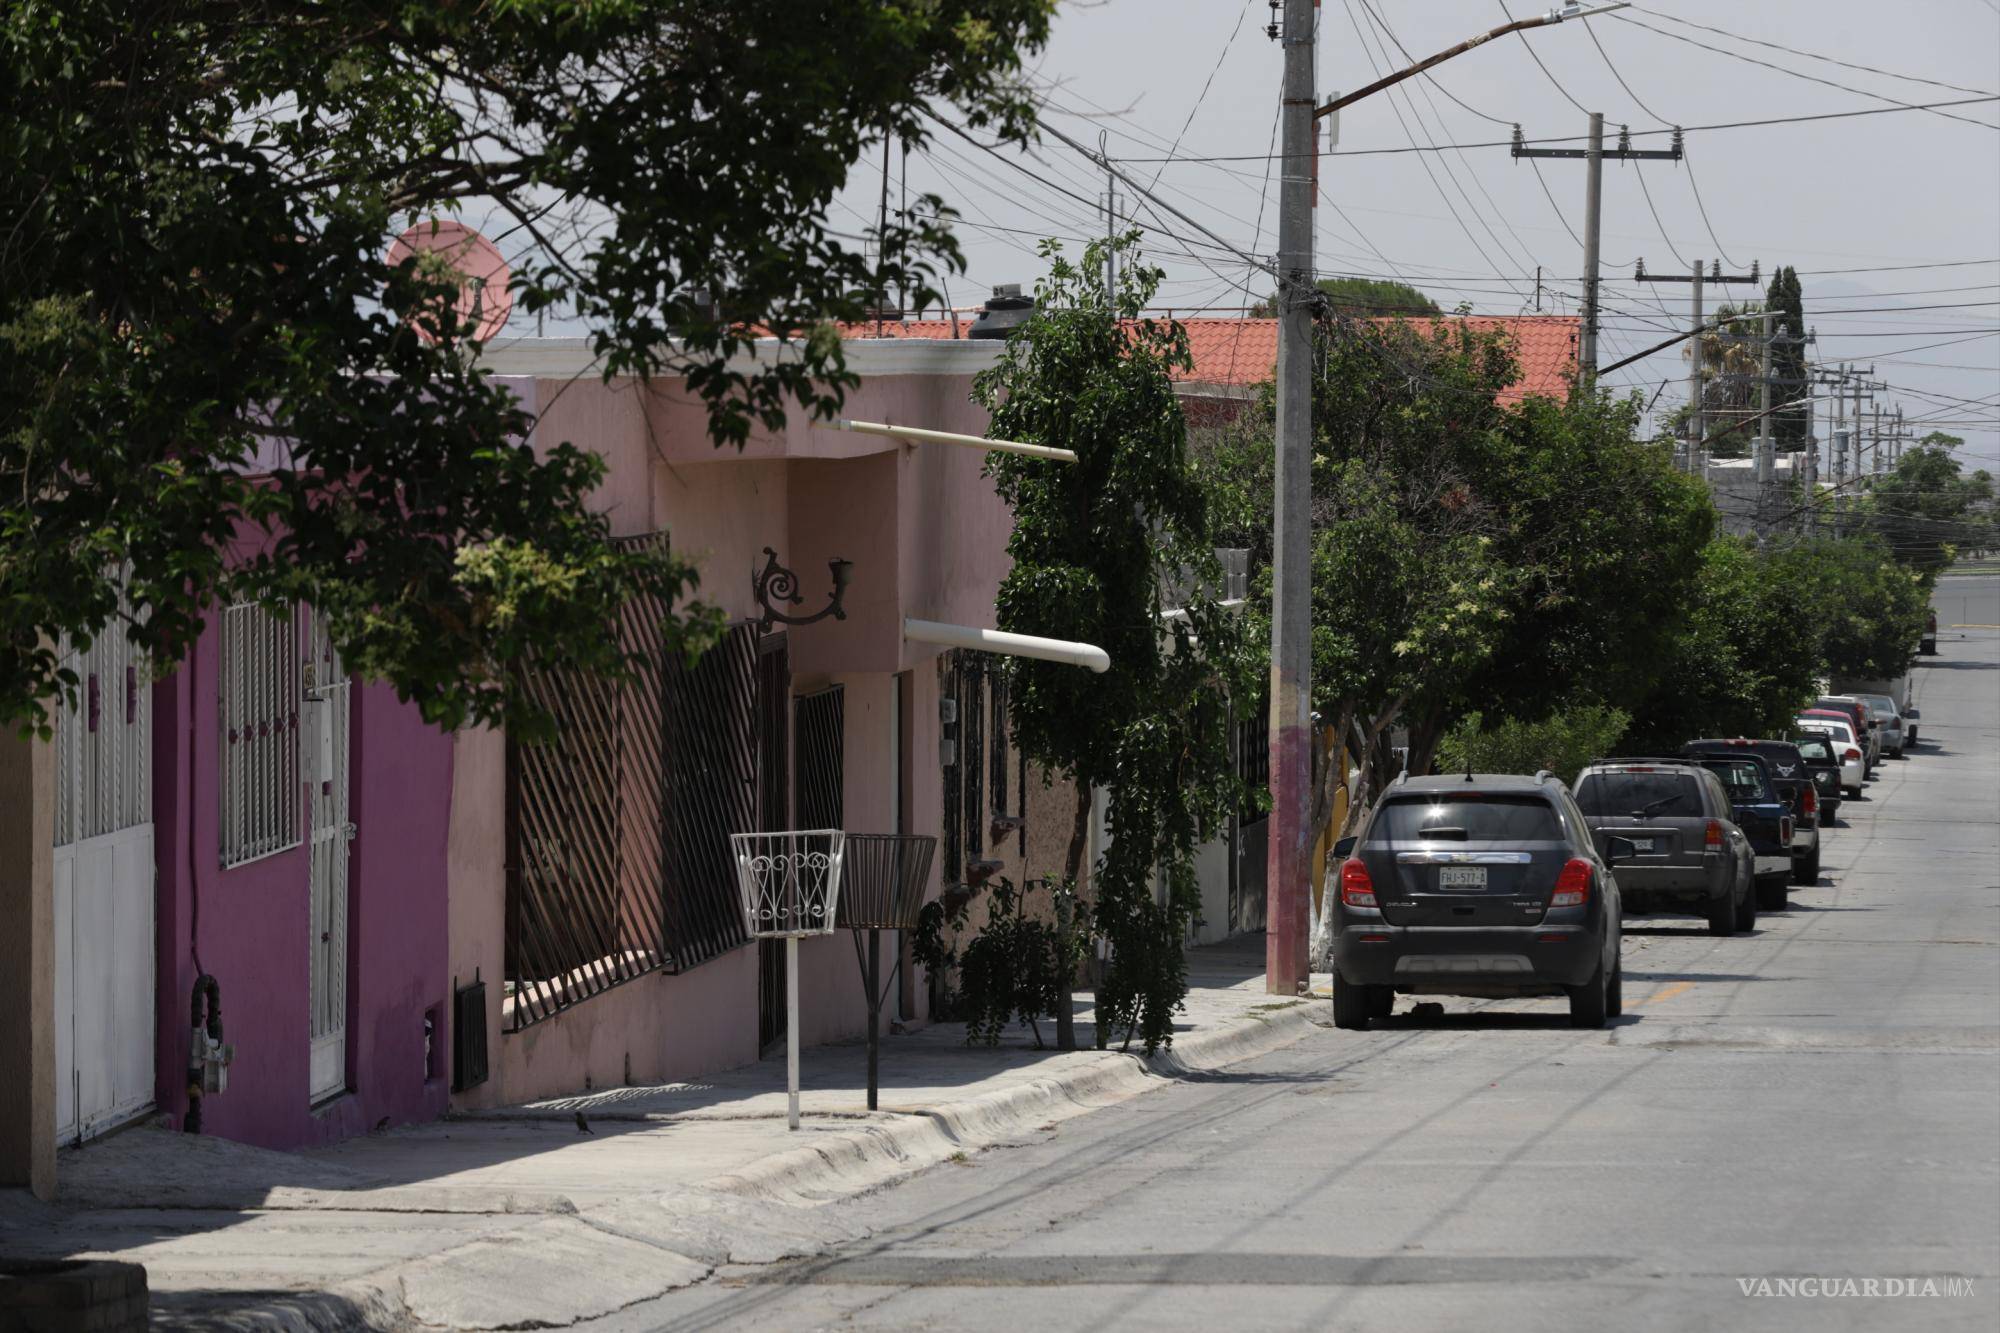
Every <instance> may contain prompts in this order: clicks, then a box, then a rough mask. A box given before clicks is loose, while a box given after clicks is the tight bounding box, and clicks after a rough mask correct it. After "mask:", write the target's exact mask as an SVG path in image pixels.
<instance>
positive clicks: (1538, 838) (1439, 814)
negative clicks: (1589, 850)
mask: <svg viewBox="0 0 2000 1333" xmlns="http://www.w3.org/2000/svg"><path fill="white" fill-rule="evenodd" d="M1450 829H1463V830H1465V839H1466V841H1468V842H1559V841H1561V840H1562V836H1563V833H1562V825H1561V824H1560V823H1558V822H1557V820H1556V812H1555V807H1554V806H1552V805H1550V804H1549V803H1548V801H1546V800H1544V799H1543V798H1542V797H1539V796H1527V795H1522V796H1504V795H1491V796H1488V795H1483V794H1480V795H1475V794H1472V793H1467V794H1466V795H1463V796H1448V795H1438V796H1406V797H1399V798H1395V799H1392V800H1390V801H1389V802H1388V803H1387V804H1385V805H1384V806H1383V807H1382V810H1381V812H1380V813H1379V814H1378V815H1376V817H1375V822H1374V824H1373V825H1372V826H1371V827H1370V828H1369V830H1368V840H1369V841H1370V842H1418V841H1422V840H1424V839H1425V838H1427V837H1428V838H1443V839H1450V840H1456V838H1457V836H1458V835H1457V834H1455V833H1451V832H1444V831H1443V830H1450ZM1425 830H1438V832H1433V833H1426V831H1425Z"/></svg>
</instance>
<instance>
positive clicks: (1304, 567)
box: [1045, 0, 1629, 995]
mask: <svg viewBox="0 0 2000 1333" xmlns="http://www.w3.org/2000/svg"><path fill="white" fill-rule="evenodd" d="M1628 3H1629V0H1614V2H1613V3H1611V4H1606V5H1599V6H1597V7H1596V8H1594V9H1588V10H1586V9H1584V8H1583V7H1582V5H1581V4H1580V3H1579V0H1564V3H1563V5H1562V7H1561V8H1560V9H1552V10H1550V11H1549V12H1548V13H1546V14H1543V15H1540V16H1538V17H1536V18H1531V19H1520V20H1517V21H1515V22H1511V23H1507V24H1503V25H1502V26H1500V27H1498V28H1495V29H1493V30H1492V31H1491V32H1488V33H1484V34H1482V35H1480V36H1477V37H1472V38H1468V39H1467V40H1465V41H1463V42H1460V43H1459V44H1458V45H1456V46H1453V47H1450V48H1447V49H1446V50H1443V51H1440V52H1438V53H1437V54H1436V55H1434V56H1430V57H1428V58H1427V59H1424V60H1421V61H1419V62H1417V63H1416V64H1414V65H1411V66H1409V67H1408V68H1407V69H1402V70H1398V71H1396V72H1395V73H1393V74H1389V75H1387V76H1385V77H1383V78H1380V79H1377V80H1376V81H1375V82H1373V83H1371V84H1369V85H1367V86H1366V87H1364V88H1361V89H1358V90H1356V91H1354V92H1351V93H1348V94H1346V95H1344V96H1341V97H1335V98H1333V99H1332V100H1331V101H1329V102H1327V103H1326V105H1324V106H1315V105H1314V103H1315V100H1316V99H1315V96H1314V90H1313V76H1314V56H1315V51H1316V44H1317V33H1316V31H1315V20H1316V19H1317V16H1318V11H1319V4H1318V0H1283V9H1284V23H1283V25H1282V27H1281V26H1280V25H1279V24H1276V23H1273V24H1272V25H1270V26H1269V27H1268V28H1266V29H1265V33H1266V35H1268V36H1269V37H1271V38H1272V40H1274V41H1279V42H1281V43H1282V44H1283V48H1284V53H1285V78H1284V91H1283V99H1282V104H1281V106H1280V119H1281V120H1282V122H1283V126H1282V128H1283V135H1282V137H1283V144H1282V147H1281V150H1280V151H1281V154H1282V156H1281V168H1280V169H1281V171H1282V175H1281V176H1280V177H1279V190H1278V271H1277V275H1276V276H1277V279H1278V290H1277V304H1278V383H1277V408H1278V442H1277V455H1278V456H1277V476H1276V484H1275V486H1274V488H1273V489H1274V490H1275V491H1276V493H1277V496H1276V500H1277V502H1276V505H1275V512H1274V515H1273V520H1274V521H1273V528H1274V531H1273V533H1272V543H1271V545H1272V551H1273V556H1274V558H1273V561H1272V564H1273V569H1272V590H1271V593H1272V596H1271V600H1272V606H1271V820H1270V825H1269V828H1270V856H1269V859H1268V861H1267V862H1266V869H1267V879H1266V882H1265V889H1264V892H1265V899H1264V902H1265V923H1264V929H1265V936H1264V961H1265V976H1264V984H1265V986H1266V988H1267V989H1269V990H1270V991H1271V992H1272V993H1273V994H1277V995H1295V994H1297V993H1298V991H1299V989H1300V987H1301V986H1303V985H1304V984H1305V983H1306V981H1307V980H1308V978H1309V976H1310V973H1309V971H1308V965H1309V959H1308V950H1309V947H1310V941H1309V939H1308V938H1307V936H1308V934H1309V928H1310V924H1311V913H1312V896H1311V895H1312V886H1311V885H1310V884H1309V883H1308V882H1307V880H1308V877H1309V875H1310V873H1311V865H1312V848H1311V847H1310V846H1309V845H1308V843H1307V841H1306V840H1307V837H1308V836H1309V833H1310V824H1311V816H1312V806H1311V800H1312V795H1311V788H1312V730H1311V723H1312V651H1311V637H1312V582H1311V564H1312V359H1313V357H1312V334H1313V309H1314V306H1315V305H1316V303H1317V301H1318V297H1319V291H1318V288H1317V286H1316V285H1315V284H1314V282H1313V221H1312V219H1313V204H1314V202H1315V199H1316V196H1317V194H1318V190H1319V156H1318V138H1319V135H1318V132H1317V129H1316V124H1317V122H1318V120H1319V118H1320V117H1322V116H1331V115H1334V114H1336V113H1337V112H1339V110H1340V109H1341V108H1342V107H1344V106H1349V105H1352V104H1353V103H1355V102H1358V101H1360V100H1361V99H1362V98H1364V97H1367V96H1369V95H1370V94H1372V93H1377V92H1380V91H1381V90H1382V89H1384V88H1387V87H1390V86H1391V85H1393V84H1397V83H1400V82H1402V81H1403V80H1404V79H1407V78H1411V77H1413V76H1415V75H1417V74H1420V73H1422V72H1423V71H1424V70H1427V69H1430V68H1431V67H1432V66H1434V65H1438V64H1441V63H1443V62H1444V61H1446V60H1449V59H1451V58H1452V57H1453V56H1455V55H1460V54H1462V53H1464V52H1466V51H1470V50H1472V49H1473V48H1474V47H1476V46H1479V45H1481V44H1483V43H1485V42H1489V41H1491V40H1493V39H1494V38H1495V37H1501V36H1505V35H1506V34H1508V33H1511V32H1522V31H1525V30H1527V29H1529V28H1539V27H1543V26H1545V25H1547V24H1552V23H1561V22H1563V21H1564V20H1566V19H1573V18H1589V17H1591V16H1592V15H1595V14H1605V13H1609V12H1610V11H1612V10H1614V9H1624V8H1626V7H1627V4H1628ZM1278 7H1279V6H1278V0H1272V10H1273V12H1274V13H1275V12H1276V11H1277V9H1278ZM1335 123H1336V125H1337V124H1338V122H1335ZM1045 128H1046V127H1045ZM1050 132H1051V133H1054V134H1055V135H1056V137H1058V138H1063V137H1064V136H1063V135H1062V134H1061V132H1060V131H1053V130H1051V131H1050ZM1517 133H1518V131H1517ZM1574 151H1575V152H1580V151H1581V150H1574ZM1123 179H1125V183H1126V184H1127V185H1132V186H1133V187H1134V188H1135V189H1138V188H1139V187H1138V186H1136V185H1135V184H1134V182H1133V181H1132V180H1131V179H1130V178H1123ZM1140 192H1141V193H1142V194H1146V196H1147V197H1148V198H1149V199H1150V198H1152V195H1151V193H1150V192H1149V191H1145V190H1143V189H1142V190H1140ZM1155 202H1158V201H1155ZM1202 230H1204V231H1205V230H1206V229H1205V228H1202ZM1211 239H1215V238H1214V237H1213V235H1212V234H1211ZM1225 248H1231V249H1233V248H1234V247H1229V246H1226V245H1225ZM1237 253H1238V254H1239V255H1240V254H1241V252H1240V251H1238V252H1237Z"/></svg>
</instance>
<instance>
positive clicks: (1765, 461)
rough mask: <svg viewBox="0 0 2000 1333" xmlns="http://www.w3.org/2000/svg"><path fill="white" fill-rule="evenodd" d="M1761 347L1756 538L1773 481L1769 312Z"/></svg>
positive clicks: (1771, 326) (1771, 319) (1771, 324)
mask: <svg viewBox="0 0 2000 1333" xmlns="http://www.w3.org/2000/svg"><path fill="white" fill-rule="evenodd" d="M1762 323H1763V326H1764V327H1763V333H1764V343H1763V346H1761V347H1759V348H1758V349H1757V462H1756V472H1757V535H1758V536H1760V537H1761V536H1763V535H1764V528H1765V524H1766V522H1767V520H1768V518H1769V516H1770V513H1771V483H1772V482H1773V481H1775V480H1776V479H1777V471H1778V468H1777V460H1776V459H1774V458H1773V457H1772V456H1771V335H1772V330H1773V329H1774V328H1775V319H1774V317H1773V316H1772V314H1771V312H1770V311H1769V310H1766V311H1765V312H1764V318H1763V321H1762Z"/></svg>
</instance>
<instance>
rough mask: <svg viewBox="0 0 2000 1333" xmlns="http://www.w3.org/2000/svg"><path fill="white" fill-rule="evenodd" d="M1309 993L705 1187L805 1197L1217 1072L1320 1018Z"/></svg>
mask: <svg viewBox="0 0 2000 1333" xmlns="http://www.w3.org/2000/svg"><path fill="white" fill-rule="evenodd" d="M1314 1009H1315V1006H1314V1005H1313V1003H1312V1001H1311V1000H1310V999H1307V998H1304V997H1301V998H1300V999H1298V1000H1289V1001H1288V1000H1278V1001H1274V1002H1273V1003H1272V1006H1271V1007H1270V1008H1268V1009H1266V1010H1264V1011H1263V1012H1261V1013H1253V1014H1251V1015H1250V1016H1249V1017H1246V1018H1244V1019H1242V1020H1240V1021H1237V1022H1233V1023H1229V1024H1225V1025H1221V1026H1218V1027H1215V1028H1212V1029H1209V1030H1207V1031H1202V1032H1196V1033H1192V1034H1190V1035H1189V1036H1186V1037H1183V1038H1179V1039H1177V1040H1176V1041H1175V1042H1174V1045H1173V1046H1172V1047H1171V1048H1170V1049H1168V1050H1164V1051H1161V1052H1159V1053H1158V1054H1156V1055H1155V1056H1153V1057H1152V1058H1151V1059H1150V1060H1148V1059H1146V1058H1145V1057H1143V1056H1139V1055H1131V1054H1120V1053H1118V1052H1115V1051H1105V1052H1100V1053H1098V1054H1096V1055H1095V1056H1094V1058H1090V1059H1088V1060H1087V1061H1078V1062H1076V1063H1073V1064H1071V1065H1070V1066H1069V1067H1068V1068H1065V1069H1062V1070H1058V1071H1055V1072H1051V1073H1048V1074H1044V1075H1041V1076H1039V1077H1036V1078H1033V1079H1030V1080H1028V1081H1026V1082H1022V1083H1018V1084H1015V1085H1013V1086H1010V1087H1004V1088H996V1089H994V1090H993V1091H991V1092H987V1093H982V1094H981V1095H979V1096H977V1097H971V1098H968V1099H966V1100H964V1101H961V1102H952V1103H948V1104H946V1105H943V1106H940V1107H937V1108H935V1109H932V1110H930V1111H926V1112H920V1113H912V1114H911V1115H909V1116H908V1117H907V1118H906V1119H903V1120H900V1121H890V1122H878V1123H874V1124H869V1125H866V1126H863V1127H859V1128H857V1129H855V1130H854V1131H852V1132H850V1133H847V1134H841V1135H836V1136H833V1137H831V1138H822V1139H818V1140H816V1141H815V1142H814V1143H813V1144H811V1145H809V1146H806V1147H801V1148H793V1149H790V1150H788V1151H785V1152H779V1153H774V1154H772V1155H771V1156H769V1157H766V1158H765V1159H763V1160H762V1161H760V1162H758V1163H757V1164H756V1165H755V1166H753V1167H750V1168H748V1169H746V1170H742V1171H734V1172H728V1173H725V1174H723V1175H720V1176H714V1177H711V1178H709V1179H708V1180H706V1181H703V1182H702V1184H703V1186H704V1187H705V1188H708V1189H713V1190H718V1191H721V1192H724V1193H731V1194H741V1195H746V1196H749V1197H753V1198H765V1199H775V1200H780V1201H783V1202H787V1203H793V1204H798V1205H804V1206H811V1205H813V1204H818V1203H824V1202H827V1201H828V1200H830V1199H832V1198H835V1197H840V1196H843V1195H847V1194H855V1193H860V1192H863V1191H865V1190H868V1189H873V1188H877V1187H879V1186H881V1185H883V1184H885V1183H887V1182H888V1181H889V1180H892V1179H894V1178H895V1177H897V1176H901V1175H906V1174H908V1173H910V1172H912V1171H917V1170H921V1169H922V1168H924V1167H926V1166H932V1165H935V1164H936V1163H938V1162H942V1161H945V1160H948V1159H949V1158H951V1157H952V1156H953V1155H954V1154H959V1153H965V1152H968V1151H977V1150H978V1149H980V1148H985V1147H991V1146H993V1145H994V1144H997V1143H1003V1142H1006V1141H1008V1140H1009V1139H1012V1138H1014V1137H1017V1136H1018V1135H1020V1134H1023V1133H1028V1132H1033V1131H1034V1130H1036V1129H1038V1128H1039V1127H1041V1126H1043V1125H1046V1124H1049V1123H1051V1122H1054V1121H1061V1120H1066V1119H1069V1118H1070V1117H1072V1116H1077V1115H1083V1114H1086V1113H1088V1112H1090V1111H1094V1110H1097V1109H1099V1108H1101V1107H1104V1106H1110V1105H1112V1104H1114V1103H1116V1102H1121V1101H1124V1100H1126V1099H1128V1098H1131V1097H1136V1096H1138V1095H1139V1094H1140V1093H1142V1092H1147V1091H1149V1090H1151V1089H1152V1088H1155V1087H1158V1086H1159V1085H1160V1081H1161V1080H1162V1079H1171V1078H1176V1077H1184V1076H1186V1075H1189V1074H1201V1073H1208V1072H1211V1071H1213V1070H1216V1069H1220V1068H1223V1067H1225V1066H1227V1065H1231V1064H1235V1063H1237V1062H1239V1061H1242V1060H1247V1059H1251V1058H1253V1057H1255V1056H1258V1055H1262V1054H1264V1053H1266V1052H1267V1051H1273V1050H1276V1049H1278V1048H1279V1047H1281V1046H1286V1045H1289V1044H1291V1043H1292V1042H1293V1041H1296V1040H1297V1039H1298V1038H1299V1037H1301V1036H1303V1035H1304V1033H1305V1030H1306V1029H1307V1028H1308V1027H1309V1026H1311V1015H1312V1013H1313V1012H1314Z"/></svg>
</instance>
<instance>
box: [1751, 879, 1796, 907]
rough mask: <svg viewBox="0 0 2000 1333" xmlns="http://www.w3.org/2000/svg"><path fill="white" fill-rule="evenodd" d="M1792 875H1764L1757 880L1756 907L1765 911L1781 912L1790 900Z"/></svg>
mask: <svg viewBox="0 0 2000 1333" xmlns="http://www.w3.org/2000/svg"><path fill="white" fill-rule="evenodd" d="M1791 894H1792V876H1791V873H1790V872H1789V871H1787V872H1786V873H1785V874H1782V875H1765V876H1763V877H1762V878H1760V879H1759V880H1758V881H1757V907H1758V909H1759V910H1761V911H1765V912H1782V911H1784V910H1785V906H1786V904H1787V903H1788V902H1789V901H1790V900H1791Z"/></svg>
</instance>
